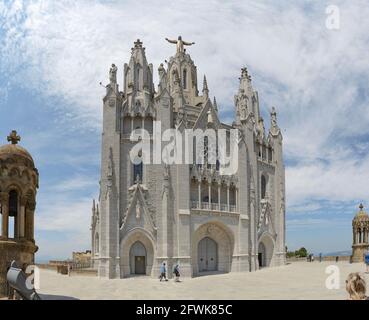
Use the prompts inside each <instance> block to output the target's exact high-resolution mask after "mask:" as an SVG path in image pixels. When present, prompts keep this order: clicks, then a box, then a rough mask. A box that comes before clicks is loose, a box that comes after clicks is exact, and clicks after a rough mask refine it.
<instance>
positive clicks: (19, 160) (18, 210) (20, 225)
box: [0, 130, 38, 297]
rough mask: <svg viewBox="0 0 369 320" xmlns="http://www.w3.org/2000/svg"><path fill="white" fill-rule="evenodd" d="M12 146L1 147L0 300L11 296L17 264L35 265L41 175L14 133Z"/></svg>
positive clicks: (11, 140)
mask: <svg viewBox="0 0 369 320" xmlns="http://www.w3.org/2000/svg"><path fill="white" fill-rule="evenodd" d="M8 141H9V142H10V144H6V145H3V146H0V217H1V219H2V223H1V225H2V230H0V231H1V237H0V297H2V296H6V295H7V294H8V286H7V281H6V274H7V270H8V268H9V267H10V264H11V262H12V261H13V260H14V261H15V262H16V265H17V266H18V267H21V268H22V269H25V268H26V267H27V266H28V265H32V264H34V255H35V252H36V251H37V250H38V247H37V246H36V245H35V240H34V214H35V208H36V192H37V189H38V171H37V169H36V167H35V164H34V162H33V159H32V157H31V155H30V154H29V153H28V151H27V150H26V149H24V148H22V147H21V146H19V145H18V142H19V141H20V137H19V136H18V135H17V132H16V131H15V130H14V131H12V132H11V134H10V135H9V136H8Z"/></svg>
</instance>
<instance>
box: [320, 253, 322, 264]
mask: <svg viewBox="0 0 369 320" xmlns="http://www.w3.org/2000/svg"><path fill="white" fill-rule="evenodd" d="M319 262H322V254H321V253H319Z"/></svg>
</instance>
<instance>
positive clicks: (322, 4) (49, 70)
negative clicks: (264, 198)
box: [0, 0, 369, 260]
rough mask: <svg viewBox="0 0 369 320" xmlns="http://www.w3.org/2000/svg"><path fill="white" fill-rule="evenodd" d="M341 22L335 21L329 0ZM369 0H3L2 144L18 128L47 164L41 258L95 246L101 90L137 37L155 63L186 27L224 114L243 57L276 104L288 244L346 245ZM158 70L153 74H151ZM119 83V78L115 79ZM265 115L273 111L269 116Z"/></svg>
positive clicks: (363, 114)
mask: <svg viewBox="0 0 369 320" xmlns="http://www.w3.org/2000/svg"><path fill="white" fill-rule="evenodd" d="M330 4H335V5H337V6H338V8H339V9H340V29H339V30H329V29H327V28H326V25H325V21H326V19H327V15H326V12H325V10H326V7H327V6H328V5H330ZM368 16H369V6H368V3H367V1H360V0H357V1H333V2H331V1H329V2H328V1H319V2H318V1H300V2H298V3H296V2H295V1H279V2H278V4H276V3H275V1H228V2H227V3H224V2H223V1H216V0H211V1H210V0H209V1H201V2H199V1H176V2H175V3H174V2H173V3H170V4H168V2H167V1H166V2H163V1H157V2H155V3H153V2H152V1H140V2H137V1H87V0H80V1H51V0H49V1H48V0H43V1H41V0H39V1H37V0H34V1H1V0H0V143H5V142H6V136H7V135H8V134H9V132H10V130H12V129H17V130H18V131H19V134H20V135H21V136H22V142H21V143H22V145H23V146H24V147H26V148H27V149H28V150H29V151H30V152H31V153H32V154H33V156H34V159H35V162H36V164H37V167H38V169H39V171H40V189H39V193H38V198H37V200H38V201H37V218H36V236H37V243H38V244H39V246H40V251H39V253H38V259H40V260H43V259H48V258H65V257H69V256H71V252H72V251H79V250H85V249H88V248H89V246H90V237H89V225H90V215H91V203H92V198H94V197H95V198H96V197H97V195H98V181H99V167H100V131H101V115H102V113H101V111H102V102H101V99H102V96H103V94H104V89H103V88H102V87H101V86H99V82H100V81H102V82H103V83H106V82H107V81H108V70H109V66H110V65H111V63H113V62H114V63H115V64H117V65H118V67H119V71H118V72H119V79H122V68H123V64H124V63H125V62H128V60H129V54H130V48H131V47H132V45H133V42H134V41H135V40H136V39H137V38H140V39H141V40H142V41H143V42H144V46H145V47H146V52H147V58H148V60H149V62H151V63H153V64H154V70H157V68H158V66H159V64H160V63H162V62H163V61H164V60H165V59H168V57H169V56H171V55H172V54H173V53H174V48H173V46H171V45H168V43H166V42H165V40H164V38H165V37H169V38H175V37H177V36H178V35H179V34H181V35H182V36H183V38H184V39H185V40H187V41H195V42H196V45H195V46H193V47H191V48H190V49H188V52H189V53H190V54H191V56H192V58H193V60H194V61H195V63H196V65H197V67H198V78H199V79H201V78H202V76H203V74H206V76H207V79H208V84H209V88H210V95H212V96H216V98H217V101H218V105H219V108H220V112H221V117H222V119H223V120H224V121H225V122H231V121H232V119H233V95H234V94H235V93H236V91H237V89H238V77H239V75H240V69H241V67H243V66H247V67H248V68H249V71H250V73H251V75H252V78H253V85H254V88H255V89H256V90H258V92H259V97H260V100H261V107H262V112H263V114H264V118H265V119H269V117H268V112H269V110H270V109H271V107H272V106H276V108H277V111H278V117H279V124H280V126H281V127H282V128H283V135H284V143H285V144H284V148H285V149H284V150H285V160H286V184H287V186H286V192H287V245H288V247H289V248H290V249H296V248H298V247H301V246H305V247H307V248H308V249H309V250H311V251H313V252H315V253H319V252H331V251H341V250H348V249H350V246H351V239H352V236H351V219H352V217H353V215H354V213H355V211H356V210H357V209H356V208H357V206H358V204H359V202H360V201H363V202H364V204H367V205H369V188H368V187H367V185H368V181H369V161H368V158H369V154H368V146H369V139H368V137H369V112H368V103H367V102H368V95H369V91H368V83H369V70H368V69H369V55H368V52H369V36H368V30H369V20H368V19H367V17H368ZM155 81H156V83H157V75H155ZM119 83H120V84H122V81H121V80H119ZM268 123H269V120H266V124H267V125H268Z"/></svg>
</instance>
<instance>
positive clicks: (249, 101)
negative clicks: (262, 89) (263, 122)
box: [235, 68, 260, 123]
mask: <svg viewBox="0 0 369 320" xmlns="http://www.w3.org/2000/svg"><path fill="white" fill-rule="evenodd" d="M239 80H240V87H239V90H238V94H237V95H236V96H235V106H236V122H238V123H240V122H241V121H246V120H247V119H249V118H250V117H249V115H250V114H252V115H253V116H254V117H255V119H256V122H257V123H258V121H259V118H260V112H259V101H258V95H257V92H256V91H254V90H253V88H252V84H251V76H250V75H249V73H248V71H247V68H242V69H241V77H240V78H239Z"/></svg>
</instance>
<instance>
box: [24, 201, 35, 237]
mask: <svg viewBox="0 0 369 320" xmlns="http://www.w3.org/2000/svg"><path fill="white" fill-rule="evenodd" d="M35 208H36V204H35V203H33V204H32V203H31V204H30V203H28V206H27V207H26V215H27V219H26V220H27V224H26V226H25V237H26V239H27V240H31V241H32V240H34V238H35V237H34V215H35Z"/></svg>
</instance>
